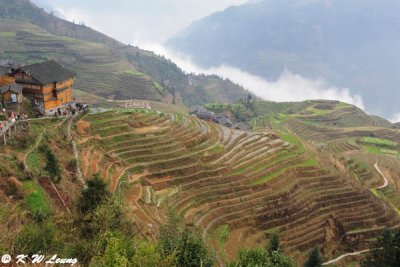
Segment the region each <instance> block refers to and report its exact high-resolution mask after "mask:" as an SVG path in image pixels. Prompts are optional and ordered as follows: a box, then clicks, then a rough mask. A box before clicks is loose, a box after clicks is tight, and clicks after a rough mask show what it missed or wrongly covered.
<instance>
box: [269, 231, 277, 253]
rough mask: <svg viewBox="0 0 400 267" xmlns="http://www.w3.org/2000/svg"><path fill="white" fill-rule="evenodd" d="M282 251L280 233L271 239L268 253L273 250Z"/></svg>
mask: <svg viewBox="0 0 400 267" xmlns="http://www.w3.org/2000/svg"><path fill="white" fill-rule="evenodd" d="M279 251H280V241H279V236H278V235H273V236H272V238H271V240H270V241H269V246H268V253H269V254H272V252H279Z"/></svg>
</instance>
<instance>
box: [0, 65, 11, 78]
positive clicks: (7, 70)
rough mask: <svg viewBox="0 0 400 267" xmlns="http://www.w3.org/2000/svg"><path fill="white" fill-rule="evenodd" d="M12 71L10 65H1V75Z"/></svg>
mask: <svg viewBox="0 0 400 267" xmlns="http://www.w3.org/2000/svg"><path fill="white" fill-rule="evenodd" d="M9 72H10V68H9V67H1V66H0V76H3V75H6V74H8V73H9Z"/></svg>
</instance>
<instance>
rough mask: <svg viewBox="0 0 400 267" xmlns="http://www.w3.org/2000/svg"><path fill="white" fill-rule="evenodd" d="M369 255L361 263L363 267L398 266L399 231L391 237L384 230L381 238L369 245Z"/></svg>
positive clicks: (399, 258) (399, 253)
mask: <svg viewBox="0 0 400 267" xmlns="http://www.w3.org/2000/svg"><path fill="white" fill-rule="evenodd" d="M370 250H371V254H370V255H369V256H368V257H367V258H366V260H365V261H364V262H363V266H364V267H376V266H379V267H382V266H385V267H395V266H400V230H399V231H398V232H397V233H396V234H395V235H393V233H392V231H391V230H390V229H385V231H384V232H383V234H382V236H380V237H378V239H377V240H376V241H375V242H373V243H372V244H371V247H370Z"/></svg>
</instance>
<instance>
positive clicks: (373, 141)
mask: <svg viewBox="0 0 400 267" xmlns="http://www.w3.org/2000/svg"><path fill="white" fill-rule="evenodd" d="M359 141H360V142H361V143H364V144H369V145H376V146H383V147H388V148H394V147H396V146H397V145H398V144H397V143H396V142H393V141H391V140H387V139H383V138H375V137H362V138H360V139H359Z"/></svg>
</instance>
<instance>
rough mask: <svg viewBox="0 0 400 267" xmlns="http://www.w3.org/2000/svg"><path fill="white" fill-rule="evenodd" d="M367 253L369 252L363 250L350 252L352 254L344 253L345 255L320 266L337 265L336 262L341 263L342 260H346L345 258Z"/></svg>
mask: <svg viewBox="0 0 400 267" xmlns="http://www.w3.org/2000/svg"><path fill="white" fill-rule="evenodd" d="M368 252H369V249H365V250H361V251H356V252H352V253H346V254H343V255H340V256H339V257H337V258H336V259H333V260H330V261H327V262H325V263H323V264H322V265H323V266H326V265H331V264H334V263H337V262H338V261H341V260H342V259H344V258H346V257H350V256H357V255H361V254H364V253H368Z"/></svg>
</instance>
